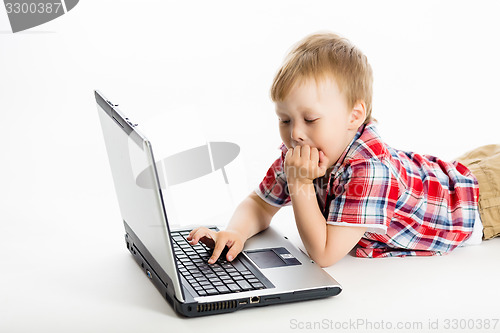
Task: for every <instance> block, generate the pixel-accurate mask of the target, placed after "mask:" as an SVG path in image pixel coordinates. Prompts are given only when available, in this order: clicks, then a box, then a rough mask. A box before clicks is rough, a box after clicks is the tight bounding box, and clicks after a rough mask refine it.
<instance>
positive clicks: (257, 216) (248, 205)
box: [188, 192, 279, 264]
mask: <svg viewBox="0 0 500 333" xmlns="http://www.w3.org/2000/svg"><path fill="white" fill-rule="evenodd" d="M278 210H279V207H274V206H271V205H270V204H268V203H267V202H265V201H264V200H262V199H261V198H260V197H259V196H258V195H257V194H256V193H255V192H252V193H251V194H250V195H249V196H248V197H247V198H245V199H244V200H243V201H242V202H241V203H240V204H239V206H238V207H237V208H236V210H235V211H234V214H233V216H232V217H231V220H230V221H229V224H228V226H227V228H226V230H223V231H219V232H215V231H213V230H210V229H207V228H204V227H200V228H196V229H194V230H193V231H191V233H190V234H189V236H188V240H189V241H191V244H196V243H198V241H199V240H200V239H207V238H208V239H209V240H212V241H213V243H214V244H213V246H214V249H213V252H212V256H211V258H210V259H209V261H208V262H209V263H211V264H213V263H214V262H215V261H216V260H217V259H218V258H219V256H220V255H221V253H222V251H223V250H224V248H225V247H226V246H227V247H228V248H229V250H228V252H227V254H226V259H227V260H229V261H231V260H233V259H234V258H235V257H236V256H237V255H238V253H240V252H241V250H242V249H243V245H244V244H245V242H246V240H247V239H248V238H250V237H252V236H253V235H255V234H257V233H259V232H260V231H262V230H264V229H267V228H268V227H269V224H270V223H271V219H272V217H273V216H274V214H276V212H278Z"/></svg>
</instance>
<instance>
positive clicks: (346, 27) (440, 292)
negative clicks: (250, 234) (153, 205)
mask: <svg viewBox="0 0 500 333" xmlns="http://www.w3.org/2000/svg"><path fill="white" fill-rule="evenodd" d="M499 13H500V5H498V4H497V2H496V1H333V0H331V1H282V0H280V1H213V0H212V1H164V0H162V1H152V0H141V1H123V0H122V1H109V0H108V1H105V0H100V1H92V0H83V1H80V3H79V4H78V5H77V6H76V7H75V8H74V9H73V10H71V11H70V12H68V13H67V14H66V15H64V16H62V17H60V18H58V19H56V20H54V21H52V22H49V23H46V24H44V25H42V26H39V27H35V28H32V29H30V30H28V31H25V32H20V33H16V34H13V33H12V32H11V31H10V26H9V22H8V18H7V15H6V12H5V11H4V9H3V7H1V8H0V115H1V117H0V126H1V131H0V147H1V155H0V171H1V172H0V235H1V236H2V240H1V241H0V250H1V253H2V256H1V257H2V259H1V266H0V299H1V301H0V331H2V332H25V331H37V332H45V331H47V332H56V331H61V332H67V331H72V332H75V331H82V332H98V331H102V332H109V331H120V332H124V331H127V330H130V331H138V330H141V331H142V329H144V328H149V331H165V330H168V331H169V332H170V329H171V327H175V328H180V329H184V328H188V329H192V328H194V327H198V328H200V329H202V328H203V329H205V330H209V331H211V330H215V329H217V330H228V329H229V330H231V329H232V326H231V325H236V323H240V324H241V322H244V321H245V320H246V322H245V324H244V325H243V330H248V331H250V330H252V331H254V330H255V329H257V328H258V327H260V326H258V325H260V324H263V323H265V324H266V325H271V324H273V325H274V330H276V331H288V330H291V329H292V327H291V326H290V324H289V323H290V320H291V319H293V318H297V319H299V320H303V321H307V320H313V321H314V320H316V321H317V320H321V319H323V318H328V319H335V318H336V319H338V320H349V319H356V318H369V319H372V320H382V319H385V320H392V321H396V320H400V319H404V320H417V321H422V322H424V323H425V324H427V322H428V320H429V319H436V318H439V319H440V320H441V321H443V320H444V319H445V318H447V317H448V318H449V317H450V316H451V315H460V316H462V317H466V318H483V317H484V318H486V317H492V316H494V315H496V316H497V318H498V311H493V308H492V307H494V308H498V296H499V291H498V287H497V288H496V290H495V289H494V288H493V287H491V288H490V287H489V286H488V284H489V283H490V282H488V281H491V283H493V281H496V283H497V281H498V278H499V277H500V272H499V270H498V269H496V268H495V267H496V266H497V264H498V255H494V254H492V250H495V251H497V254H498V250H499V247H498V241H497V240H493V241H490V242H489V243H488V244H483V245H480V246H478V247H473V248H465V249H459V250H457V251H456V252H454V253H452V254H451V255H450V256H446V257H443V258H422V259H421V258H418V259H417V258H408V259H398V260H391V259H389V260H373V261H372V260H367V259H355V258H352V257H347V258H345V259H344V260H343V261H341V262H340V263H339V264H337V265H335V266H334V267H332V268H330V269H329V270H328V271H329V272H330V273H332V274H333V275H334V276H335V277H336V278H337V279H338V280H339V282H341V283H342V284H343V285H344V288H345V291H344V292H343V293H342V294H341V296H339V297H338V298H335V299H334V300H333V301H332V300H325V301H316V302H307V303H299V304H292V305H286V306H281V307H272V308H269V309H267V308H266V309H265V310H266V311H265V312H263V310H262V309H260V310H248V311H241V312H237V313H235V314H231V315H224V316H216V317H211V318H203V319H197V320H185V319H181V318H178V317H176V316H175V315H174V314H173V313H172V310H171V308H170V307H169V306H168V304H166V302H164V300H163V299H162V298H161V297H160V295H159V294H158V293H156V291H155V290H154V288H153V287H152V286H150V285H149V284H148V282H147V281H146V279H144V277H143V276H142V273H141V272H140V270H138V269H137V267H135V263H133V261H132V259H131V258H130V256H129V255H128V254H127V252H126V250H125V247H124V244H123V238H122V237H123V227H122V225H121V222H120V215H119V211H118V205H117V202H116V198H115V194H114V188H113V184H112V179H111V174H110V171H109V165H108V161H107V156H106V152H105V148H104V143H103V139H102V134H101V129H100V125H99V120H98V117H97V112H96V107H95V100H94V96H93V90H94V89H99V90H101V91H102V92H103V93H104V94H105V96H106V97H108V98H109V99H111V100H112V101H113V102H114V103H117V104H120V109H121V110H122V111H124V112H125V113H126V114H127V115H128V116H130V118H131V119H133V121H135V122H137V123H140V126H141V128H142V129H143V131H144V132H145V133H146V134H147V135H148V136H149V137H150V138H151V139H152V141H153V146H154V148H155V151H156V154H157V158H163V157H166V156H168V155H169V154H171V153H174V152H177V151H182V150H184V149H187V148H191V147H194V146H197V145H202V144H204V143H206V142H207V141H230V142H235V143H237V144H238V145H240V147H241V153H240V155H239V157H238V158H237V159H236V160H235V161H234V162H233V163H232V164H230V165H229V166H228V168H227V171H228V176H229V178H230V183H231V185H230V186H229V187H227V188H226V187H224V186H222V187H221V186H220V185H214V186H213V187H212V188H211V190H212V191H214V192H213V193H216V194H217V195H212V196H210V195H209V194H210V193H208V192H207V190H206V188H205V187H203V186H198V185H202V184H205V183H203V182H208V183H210V182H211V183H212V184H220V180H221V178H222V175H221V174H220V173H214V174H212V175H209V176H207V178H206V179H205V180H198V181H199V182H202V183H196V181H195V182H194V183H192V184H191V186H192V187H191V189H193V188H199V192H194V191H190V189H189V188H184V189H183V190H179V193H181V192H182V193H183V194H182V195H180V196H179V197H180V198H183V199H182V200H180V201H179V202H178V204H179V205H180V206H182V205H183V204H184V205H186V202H187V200H188V198H189V200H190V201H189V203H190V204H191V205H192V202H193V201H192V200H193V197H194V198H195V199H196V200H197V201H198V202H199V206H198V207H197V208H198V210H193V209H191V211H190V212H197V213H199V212H200V211H201V212H203V211H205V210H210V209H211V208H213V207H215V208H216V209H223V210H226V211H227V210H230V209H232V208H233V206H234V204H236V203H237V202H239V201H240V200H241V199H242V198H243V196H244V195H246V194H247V193H248V192H249V191H251V190H252V189H253V188H254V187H255V186H256V185H257V184H258V182H259V181H260V180H261V179H262V177H263V176H264V173H265V171H266V170H267V168H268V167H269V165H270V163H271V162H272V161H273V160H274V159H275V158H276V157H277V156H278V154H279V151H278V150H277V147H278V146H279V144H280V138H279V134H278V129H277V118H276V116H275V114H274V108H273V104H272V102H271V101H270V98H269V87H270V85H271V82H272V79H273V76H274V74H275V72H276V70H277V69H278V67H279V65H280V63H281V61H282V60H283V57H284V56H285V55H286V53H287V51H288V50H289V49H290V47H291V46H292V45H293V44H294V43H295V42H297V41H298V40H300V39H301V38H303V37H304V36H305V35H307V34H310V33H313V32H317V31H321V30H329V31H334V32H337V33H340V34H341V35H343V36H345V37H347V38H349V39H350V40H351V41H352V42H353V43H355V44H356V45H357V46H358V47H360V48H361V49H362V50H363V51H364V53H365V54H366V55H367V56H368V59H369V61H370V63H371V65H372V67H373V71H374V77H375V84H374V102H373V115H374V116H375V118H377V119H378V121H379V129H380V132H381V134H382V136H383V137H384V138H385V140H386V141H387V142H388V143H389V144H390V145H392V146H394V147H395V148H399V149H405V150H412V151H417V152H419V153H428V154H433V155H437V156H439V157H442V158H444V159H452V158H453V157H455V156H458V155H460V154H462V153H463V152H465V151H467V150H469V149H472V148H474V147H477V146H479V145H483V144H490V143H498V141H499V140H498V121H499V120H500V109H499V105H498V96H499V91H500V84H499V83H498V82H499V81H498V78H499V77H500V62H499V61H498V59H499V58H500V57H499V56H500V54H499V51H500V46H499V42H498V32H499V31H500V20H498V15H499ZM194 185H196V186H194ZM221 193H222V194H221ZM188 194H189V196H188ZM191 195H192V196H193V197H190V196H191ZM224 195H225V196H224ZM221 197H222V198H223V200H222V201H221V200H218V201H217V198H221ZM184 200H186V201H184ZM191 207H192V206H191ZM179 211H180V212H181V213H180V214H182V212H183V211H184V210H183V209H182V208H181V209H179ZM188 215H189V214H188ZM280 216H281V225H282V227H283V229H284V230H286V231H287V232H291V233H293V232H294V229H293V228H294V227H293V221H291V215H290V211H286V212H284V213H282V214H281V215H280ZM188 217H189V218H193V215H190V216H188ZM220 223H221V224H224V223H225V221H222V222H220ZM368 267H369V269H367V268H368ZM433 271H434V272H435V273H436V275H435V276H434V275H432V274H431V272H433ZM464 272H466V273H464ZM426 273H428V274H426ZM464 274H465V275H464ZM479 277H480V278H479ZM405 279H410V280H411V283H410V285H407V284H405V283H404V281H405ZM446 281H451V282H450V283H452V284H453V283H454V284H453V286H456V288H455V287H454V288H453V289H452V290H447V289H446V288H445V287H446V286H447V284H446ZM485 281H486V282H485ZM471 282H472V283H473V285H474V286H476V287H473V288H472V290H473V292H470V291H466V292H465V293H466V294H467V296H466V298H465V299H463V298H461V297H460V296H459V295H461V294H462V293H463V292H461V291H459V289H461V288H462V287H463V286H467V287H466V289H467V290H471V287H469V284H470V283H471ZM497 285H498V283H497ZM396 287H397V288H396ZM398 288H399V289H398ZM415 288H416V289H415ZM428 288H430V289H428ZM474 288H476V289H477V288H479V289H477V290H476V289H474ZM478 290H479V291H478ZM471 294H472V295H471ZM405 295H408V297H405ZM381 305H383V306H381ZM330 307H331V309H332V310H334V311H336V312H331V311H330V310H329V309H330ZM405 307H406V309H405ZM318 309H322V310H323V312H321V313H320V314H318V312H317V311H318ZM384 309H385V310H384ZM270 311H271V312H270ZM266 314H267V315H266ZM299 314H300V315H299ZM308 314H309V317H308V316H307V315H308ZM255 316H257V317H259V318H262V319H261V322H260V323H259V322H256V321H255ZM276 316H279V317H276ZM301 316H302V317H301ZM467 316H469V317H467ZM252 318H254V319H252ZM276 318H279V320H277V319H276ZM224 319H226V320H228V322H227V323H228V324H227V327H226V325H224V324H223V323H224V321H223V320H224ZM231 320H232V322H231ZM266 320H267V322H266ZM218 325H220V326H218ZM497 330H500V324H499V325H498V326H497Z"/></svg>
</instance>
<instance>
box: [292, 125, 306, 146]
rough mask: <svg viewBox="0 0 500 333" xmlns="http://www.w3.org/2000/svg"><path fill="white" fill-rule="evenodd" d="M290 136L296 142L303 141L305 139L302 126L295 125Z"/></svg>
mask: <svg viewBox="0 0 500 333" xmlns="http://www.w3.org/2000/svg"><path fill="white" fill-rule="evenodd" d="M290 137H291V139H292V140H293V141H295V142H303V141H304V139H305V137H304V132H303V131H302V129H301V128H300V126H297V125H295V126H293V128H292V131H291V133H290Z"/></svg>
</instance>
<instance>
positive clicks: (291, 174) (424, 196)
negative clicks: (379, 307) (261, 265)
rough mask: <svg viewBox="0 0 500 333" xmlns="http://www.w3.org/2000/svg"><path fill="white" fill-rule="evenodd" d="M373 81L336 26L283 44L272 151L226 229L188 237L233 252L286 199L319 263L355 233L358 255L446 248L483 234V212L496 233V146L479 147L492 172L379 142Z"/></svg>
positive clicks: (330, 260)
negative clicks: (276, 142)
mask: <svg viewBox="0 0 500 333" xmlns="http://www.w3.org/2000/svg"><path fill="white" fill-rule="evenodd" d="M372 81H373V78H372V70H371V67H370V65H369V64H368V61H367V59H366V57H365V56H364V55H363V54H362V53H361V51H360V50H358V49H357V48H356V47H355V46H353V45H352V44H351V43H350V42H349V41H348V40H346V39H344V38H341V37H339V36H337V35H335V34H331V33H323V34H315V35H311V36H308V37H306V38H305V39H304V40H302V41H301V42H300V43H299V44H298V45H297V46H296V47H295V48H294V49H293V50H292V51H291V52H290V54H289V55H288V57H287V58H286V60H285V62H284V64H283V66H282V67H281V69H280V70H279V71H278V73H277V75H276V77H275V79H274V82H273V85H272V88H271V97H272V99H273V101H274V102H275V103H276V114H277V116H278V118H279V130H280V134H281V138H282V140H283V145H282V147H281V149H282V154H281V157H280V158H278V159H277V160H276V161H275V162H274V163H273V164H272V166H271V168H270V169H269V171H268V172H267V175H266V177H265V178H264V179H263V181H262V182H261V184H260V185H259V187H258V188H257V189H256V190H255V192H254V193H251V194H250V195H249V196H248V197H247V198H246V199H245V200H244V201H243V202H242V203H241V204H240V205H239V206H238V208H237V209H236V211H235V213H234V215H233V217H232V218H231V220H230V222H229V224H228V226H227V228H226V230H224V231H220V232H214V231H211V230H209V229H207V228H203V227H202V228H197V229H195V230H193V231H192V232H191V233H190V235H189V237H188V239H189V240H190V241H191V243H192V244H196V243H197V242H198V241H199V240H202V241H203V242H205V243H211V245H213V246H214V251H213V254H212V257H211V258H210V260H209V263H214V262H215V261H216V260H217V259H218V258H219V256H220V255H221V253H222V251H223V249H224V248H225V247H227V248H228V252H227V254H226V259H227V260H232V259H233V258H234V257H235V256H236V255H237V254H238V253H239V252H241V250H242V248H243V245H244V243H245V241H246V240H247V239H248V238H249V237H251V236H253V235H254V234H256V233H258V232H260V231H262V230H264V229H266V228H267V227H268V226H269V224H270V222H271V219H272V217H273V215H274V214H275V213H276V212H277V211H278V210H279V209H280V207H282V206H284V205H288V204H291V205H292V207H293V212H294V215H295V221H296V225H297V229H298V231H299V234H300V237H301V239H302V241H303V243H304V246H305V248H306V249H307V251H308V253H309V256H310V257H311V258H312V259H313V260H314V261H315V262H316V263H318V264H319V265H320V266H323V267H325V266H329V265H332V264H334V263H335V262H337V261H338V260H340V259H341V258H342V257H344V256H345V255H346V254H347V253H348V252H349V251H350V250H351V249H352V248H353V247H354V246H355V245H356V244H358V248H357V250H356V255H357V256H361V257H387V256H405V255H439V254H442V253H446V252H449V251H451V250H453V249H454V248H456V247H457V246H459V245H461V244H464V242H465V241H467V240H469V242H470V239H471V235H473V234H474V237H472V238H476V240H475V242H476V243H477V242H480V239H481V237H482V231H483V228H482V224H481V218H482V219H483V224H484V226H485V236H486V231H488V235H487V238H491V237H494V236H495V235H498V234H499V233H500V214H499V211H500V209H499V207H500V199H499V198H498V190H499V189H500V187H499V186H498V184H499V179H500V149H499V147H500V146H488V147H486V149H490V150H491V152H489V154H490V155H493V156H494V157H493V158H491V160H488V161H487V163H486V164H488V165H489V164H492V165H496V167H497V170H496V178H495V177H493V178H492V177H490V176H484V175H483V174H481V176H479V175H474V174H473V173H472V172H471V171H470V170H469V169H468V168H466V167H465V166H464V165H463V164H460V163H458V162H453V163H448V162H444V161H442V160H439V159H437V158H435V157H432V156H426V155H419V154H415V153H407V152H402V151H398V150H396V149H393V148H391V147H389V146H387V145H386V144H385V143H383V141H382V140H381V138H380V136H379V135H378V133H377V130H376V128H375V124H374V122H373V120H372V116H371V111H372V106H371V101H372ZM478 152H479V154H481V152H480V151H475V152H472V153H471V154H469V156H464V159H463V160H464V161H468V162H469V164H470V165H480V164H481V163H483V162H484V158H483V157H484V156H483V157H481V156H480V157H476V156H478ZM483 155H484V154H483ZM464 163H465V162H464ZM481 165H482V164H481ZM482 168H483V167H481V168H476V169H475V170H477V172H480V170H481V169H482ZM494 173H495V172H490V174H494ZM476 176H477V177H478V178H479V180H480V184H479V185H478V181H477V179H476ZM483 182H484V183H491V182H493V183H491V186H492V189H493V190H491V191H489V192H488V196H489V197H488V198H484V197H479V189H481V193H482V191H483V186H484V185H483ZM495 196H496V197H495ZM478 200H479V203H480V206H481V208H484V207H482V205H481V202H485V200H486V201H488V200H489V201H488V204H490V208H493V209H489V211H488V214H484V213H483V212H482V213H483V214H482V216H481V218H480V216H479V214H478ZM481 200H482V201H481ZM490 201H491V202H490ZM486 209H488V208H486Z"/></svg>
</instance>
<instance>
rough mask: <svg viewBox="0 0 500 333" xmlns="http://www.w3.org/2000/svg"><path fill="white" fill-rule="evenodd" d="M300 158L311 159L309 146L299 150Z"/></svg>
mask: <svg viewBox="0 0 500 333" xmlns="http://www.w3.org/2000/svg"><path fill="white" fill-rule="evenodd" d="M300 157H302V158H305V159H307V160H308V159H309V158H310V157H311V147H310V146H309V145H305V146H302V147H301V149H300Z"/></svg>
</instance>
